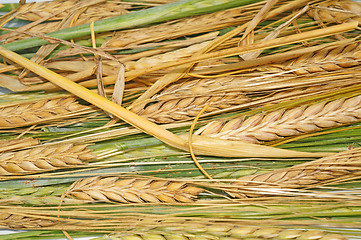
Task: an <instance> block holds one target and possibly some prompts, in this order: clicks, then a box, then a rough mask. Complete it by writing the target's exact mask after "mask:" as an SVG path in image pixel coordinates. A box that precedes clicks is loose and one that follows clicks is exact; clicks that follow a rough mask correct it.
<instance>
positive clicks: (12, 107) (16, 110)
mask: <svg viewBox="0 0 361 240" xmlns="http://www.w3.org/2000/svg"><path fill="white" fill-rule="evenodd" d="M85 110H89V108H88V107H86V106H84V105H81V104H79V103H77V102H76V100H75V99H74V98H71V97H70V98H56V99H43V100H37V101H29V102H24V103H18V104H9V105H5V106H3V107H0V129H6V128H15V127H23V126H29V125H34V124H39V123H44V122H49V121H54V120H58V119H64V118H67V117H71V116H72V115H74V114H79V113H84V111H85Z"/></svg>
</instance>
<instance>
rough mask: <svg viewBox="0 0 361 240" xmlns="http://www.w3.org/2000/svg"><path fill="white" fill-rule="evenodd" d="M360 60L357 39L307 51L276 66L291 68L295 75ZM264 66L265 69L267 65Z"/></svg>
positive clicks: (350, 63) (325, 69) (347, 66)
mask: <svg viewBox="0 0 361 240" xmlns="http://www.w3.org/2000/svg"><path fill="white" fill-rule="evenodd" d="M360 61H361V49H360V42H359V41H358V42H352V43H347V44H342V45H339V46H331V47H326V48H323V49H321V50H318V51H315V52H309V53H307V54H303V55H301V56H300V57H298V58H296V59H292V60H289V61H287V62H284V63H282V65H276V66H280V67H281V68H282V70H286V71H289V70H293V73H294V74H297V75H305V74H310V73H317V72H330V71H336V70H341V69H344V68H350V67H354V66H359V65H360ZM262 68H264V67H261V69H262ZM265 68H266V69H267V67H265ZM272 69H274V68H272Z"/></svg>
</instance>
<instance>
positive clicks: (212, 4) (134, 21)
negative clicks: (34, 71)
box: [3, 0, 260, 51]
mask: <svg viewBox="0 0 361 240" xmlns="http://www.w3.org/2000/svg"><path fill="white" fill-rule="evenodd" d="M259 1H260V0H242V1H240V0H182V1H178V2H173V3H168V4H164V5H161V6H156V7H152V8H148V9H144V10H140V11H135V12H131V13H128V14H125V15H120V16H116V17H112V18H108V19H103V20H99V21H96V22H94V31H95V32H96V33H100V32H106V31H113V30H121V29H127V28H132V27H138V26H142V25H146V24H152V23H158V22H163V21H168V20H174V19H179V18H184V17H188V16H194V15H200V14H204V13H211V12H216V11H219V10H223V9H227V8H232V7H237V6H242V5H247V4H250V3H255V2H259ZM89 34H90V23H87V24H83V25H80V26H76V27H72V28H67V29H63V30H59V31H55V32H52V33H49V34H47V35H48V36H51V37H55V38H60V39H64V40H68V39H72V38H78V37H83V36H87V35H89ZM47 43H48V42H47V41H46V40H43V39H40V38H28V39H24V40H20V41H16V42H12V43H8V44H5V45H3V46H4V47H5V48H7V49H9V50H12V51H18V50H22V49H27V48H31V47H37V46H40V45H44V44H47Z"/></svg>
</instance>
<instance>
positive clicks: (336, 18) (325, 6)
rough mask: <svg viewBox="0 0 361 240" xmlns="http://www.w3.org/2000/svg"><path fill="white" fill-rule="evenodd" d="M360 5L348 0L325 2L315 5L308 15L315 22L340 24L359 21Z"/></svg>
mask: <svg viewBox="0 0 361 240" xmlns="http://www.w3.org/2000/svg"><path fill="white" fill-rule="evenodd" d="M360 14H361V4H360V3H359V2H355V1H350V0H337V1H325V2H320V4H317V5H315V6H314V7H313V8H311V9H310V10H309V11H308V15H310V16H311V17H312V18H314V19H315V20H316V21H324V22H331V23H334V22H336V23H340V22H345V21H358V22H360V21H361V18H360Z"/></svg>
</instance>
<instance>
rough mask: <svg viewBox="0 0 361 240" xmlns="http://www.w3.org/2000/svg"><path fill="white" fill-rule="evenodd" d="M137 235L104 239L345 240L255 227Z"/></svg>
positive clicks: (322, 233)
mask: <svg viewBox="0 0 361 240" xmlns="http://www.w3.org/2000/svg"><path fill="white" fill-rule="evenodd" d="M152 230H153V231H154V233H152V232H151V231H148V232H147V231H145V232H142V233H139V234H136V233H118V234H111V235H107V236H106V237H105V238H104V239H112V240H150V239H154V240H156V239H157V240H208V239H214V240H221V239H227V240H256V239H269V240H282V239H283V240H286V239H293V240H311V239H312V240H347V239H348V238H347V237H346V236H342V235H340V234H332V233H328V232H326V231H321V230H298V229H283V228H277V227H256V226H227V225H225V226H212V225H210V226H202V225H201V226H199V225H196V226H194V230H193V231H192V229H190V228H188V229H186V230H185V231H181V230H177V231H174V230H172V228H171V229H170V230H168V229H167V227H164V228H161V229H160V230H158V229H152ZM101 240H102V239H101Z"/></svg>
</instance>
